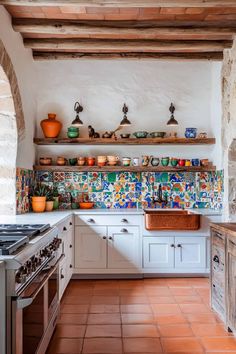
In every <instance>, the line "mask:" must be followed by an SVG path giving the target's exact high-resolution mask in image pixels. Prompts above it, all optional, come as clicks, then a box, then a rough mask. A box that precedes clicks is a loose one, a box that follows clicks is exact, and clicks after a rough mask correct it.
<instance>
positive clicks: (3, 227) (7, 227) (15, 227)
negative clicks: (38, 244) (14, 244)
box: [0, 224, 50, 233]
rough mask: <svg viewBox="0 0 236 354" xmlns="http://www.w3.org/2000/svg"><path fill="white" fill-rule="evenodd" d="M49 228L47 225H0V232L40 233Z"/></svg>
mask: <svg viewBox="0 0 236 354" xmlns="http://www.w3.org/2000/svg"><path fill="white" fill-rule="evenodd" d="M49 228H50V225H49V224H0V232H1V231H34V232H35V233H41V232H44V231H46V230H47V229H49Z"/></svg>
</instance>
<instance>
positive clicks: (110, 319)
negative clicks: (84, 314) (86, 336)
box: [88, 313, 121, 325]
mask: <svg viewBox="0 0 236 354" xmlns="http://www.w3.org/2000/svg"><path fill="white" fill-rule="evenodd" d="M120 323H121V320H120V314H119V313H104V314H97V313H96V314H93V313H92V314H89V315H88V324H97V325H99V324H120Z"/></svg>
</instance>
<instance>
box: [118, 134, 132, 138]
mask: <svg viewBox="0 0 236 354" xmlns="http://www.w3.org/2000/svg"><path fill="white" fill-rule="evenodd" d="M120 137H121V139H129V137H130V134H120Z"/></svg>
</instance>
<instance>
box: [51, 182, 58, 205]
mask: <svg viewBox="0 0 236 354" xmlns="http://www.w3.org/2000/svg"><path fill="white" fill-rule="evenodd" d="M52 194H53V209H54V210H57V209H58V208H59V193H58V189H57V187H55V186H54V187H53V190H52Z"/></svg>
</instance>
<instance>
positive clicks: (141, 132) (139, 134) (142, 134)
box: [133, 131, 148, 138]
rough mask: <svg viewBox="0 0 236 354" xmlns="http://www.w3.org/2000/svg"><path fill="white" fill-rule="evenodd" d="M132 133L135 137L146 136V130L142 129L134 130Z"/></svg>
mask: <svg viewBox="0 0 236 354" xmlns="http://www.w3.org/2000/svg"><path fill="white" fill-rule="evenodd" d="M133 135H134V136H135V137H136V138H146V137H147V136H148V133H147V132H144V131H140V132H135V133H133Z"/></svg>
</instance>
